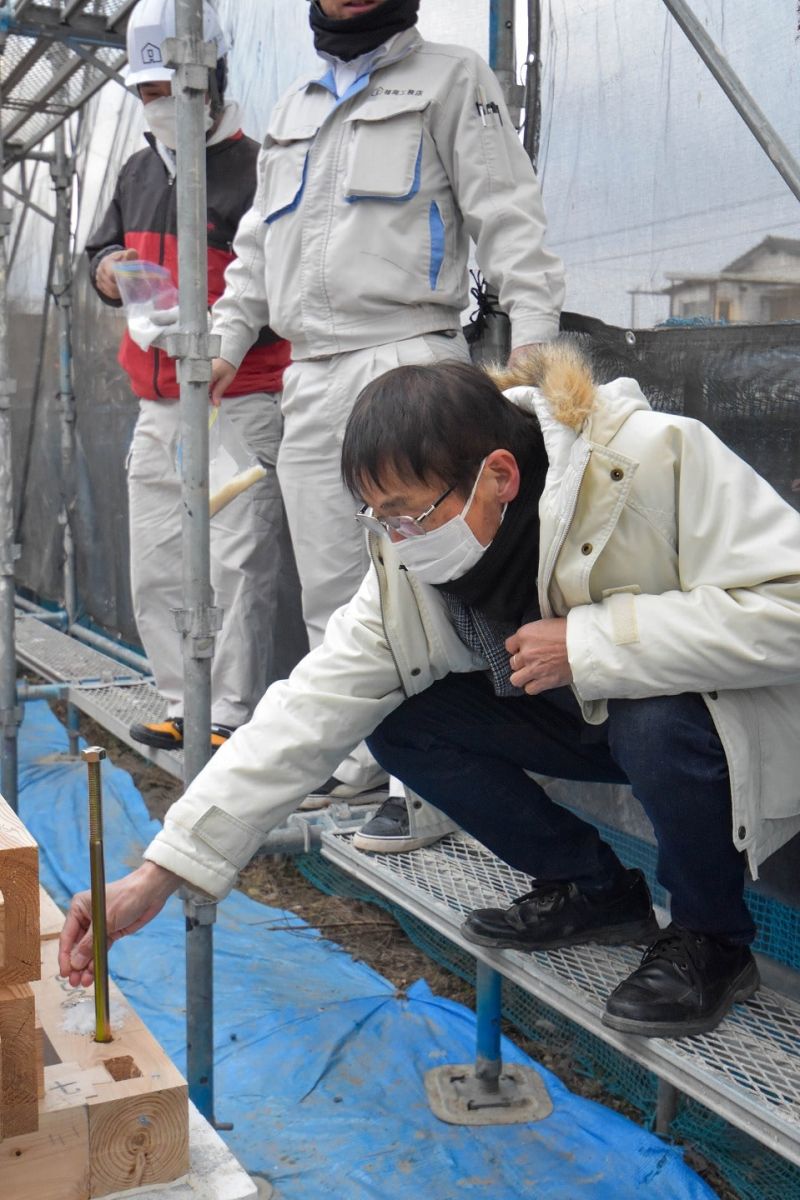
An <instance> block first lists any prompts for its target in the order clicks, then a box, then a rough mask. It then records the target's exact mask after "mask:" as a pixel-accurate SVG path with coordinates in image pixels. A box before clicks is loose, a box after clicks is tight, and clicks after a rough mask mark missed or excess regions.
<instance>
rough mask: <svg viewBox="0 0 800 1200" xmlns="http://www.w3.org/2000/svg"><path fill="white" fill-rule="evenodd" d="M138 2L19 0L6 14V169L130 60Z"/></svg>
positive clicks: (2, 64)
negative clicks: (129, 26) (129, 37)
mask: <svg viewBox="0 0 800 1200" xmlns="http://www.w3.org/2000/svg"><path fill="white" fill-rule="evenodd" d="M134 3H135V0H64V2H62V3H57V2H55V0H50V2H47V0H36V2H34V0H16V3H15V4H14V5H12V6H11V11H10V13H8V12H5V13H4V12H0V18H4V19H3V20H2V21H0V33H2V34H4V35H5V36H3V40H2V50H3V53H2V59H0V70H1V71H2V84H1V85H0V91H1V92H2V120H3V132H4V138H5V161H6V164H9V163H11V162H15V161H18V160H21V159H23V158H24V157H25V156H26V154H27V153H29V152H30V151H31V150H33V149H34V147H36V146H37V145H39V143H40V142H42V141H43V140H44V139H45V138H46V137H47V135H48V134H49V133H50V132H52V130H53V129H55V128H56V127H57V126H58V125H59V124H61V122H62V121H63V120H64V119H65V118H67V117H69V116H71V115H72V114H73V113H76V112H78V111H79V110H80V109H81V108H82V107H83V105H84V104H85V103H86V102H87V100H89V99H90V98H91V96H93V95H94V93H95V92H96V91H98V89H99V88H101V87H102V86H103V85H104V84H105V83H106V82H107V81H108V80H109V79H110V78H116V79H119V78H120V76H119V72H120V70H121V68H122V66H123V65H124V63H125V53H124V33H125V26H126V23H127V19H128V15H129V13H130V10H131V8H132V7H133V4H134Z"/></svg>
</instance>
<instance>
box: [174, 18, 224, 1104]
mask: <svg viewBox="0 0 800 1200" xmlns="http://www.w3.org/2000/svg"><path fill="white" fill-rule="evenodd" d="M175 33H176V36H175V38H170V39H168V40H167V41H166V42H165V44H164V47H163V57H164V61H165V62H167V63H168V64H169V65H170V66H171V67H174V68H175V76H174V80H173V90H174V91H175V93H176V96H177V185H176V190H177V206H178V285H179V302H180V327H179V332H178V333H177V334H175V335H174V336H173V337H172V338H170V339H169V344H168V349H169V352H170V353H171V354H172V355H173V356H174V357H175V358H176V359H177V360H178V378H179V380H180V437H181V472H182V490H183V530H182V537H183V554H182V564H183V565H182V572H183V576H182V578H183V604H184V608H183V610H182V611H180V612H179V613H177V614H176V621H177V625H178V629H179V631H180V633H181V635H182V639H183V640H182V644H183V698H184V727H183V728H184V782H185V783H186V784H187V785H188V784H189V783H191V781H192V780H193V779H194V777H195V776H196V775H197V774H199V772H200V771H201V770H202V769H203V767H204V766H205V764H206V762H207V761H208V758H209V754H210V725H211V660H212V657H213V654H214V640H215V634H216V632H217V630H218V629H219V626H220V624H221V613H220V612H219V610H218V609H215V608H214V607H213V601H212V593H211V582H210V546H209V515H208V403H209V401H208V392H209V384H210V380H211V358H212V356H213V354H215V353H216V347H215V346H212V339H211V338H210V337H209V334H208V258H207V248H206V241H207V233H206V221H207V217H206V209H207V201H206V157H205V145H206V141H205V124H204V116H205V97H206V93H207V91H208V82H209V69H212V70H213V68H214V66H215V64H216V53H215V47H214V45H213V43H209V44H206V43H205V42H204V41H203V6H202V0H175ZM184 907H185V911H186V1038H187V1076H188V1082H189V1094H190V1096H191V1098H192V1100H193V1101H194V1103H195V1104H196V1105H197V1107H198V1109H199V1110H200V1112H201V1113H202V1114H203V1116H204V1117H206V1119H207V1120H209V1121H211V1122H212V1123H213V1122H214V1039H213V930H214V919H215V914H216V909H215V906H214V905H213V904H212V905H201V906H200V907H199V908H198V904H197V902H196V901H194V900H193V899H192V898H191V897H184Z"/></svg>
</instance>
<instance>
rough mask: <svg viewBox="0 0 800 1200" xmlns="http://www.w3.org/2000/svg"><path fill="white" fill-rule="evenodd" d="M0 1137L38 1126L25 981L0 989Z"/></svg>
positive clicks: (32, 1025) (31, 1014) (32, 1017)
mask: <svg viewBox="0 0 800 1200" xmlns="http://www.w3.org/2000/svg"><path fill="white" fill-rule="evenodd" d="M0 1053H2V1072H3V1079H2V1090H0V1137H2V1138H7V1137H14V1136H15V1135H17V1134H21V1133H34V1132H35V1131H36V1130H37V1129H38V1127H39V1101H38V1096H37V1090H38V1089H37V1071H36V1014H35V1010H34V1002H33V992H32V991H31V988H30V985H29V984H27V983H16V984H12V985H11V986H10V987H6V988H0Z"/></svg>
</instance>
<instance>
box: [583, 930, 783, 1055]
mask: <svg viewBox="0 0 800 1200" xmlns="http://www.w3.org/2000/svg"><path fill="white" fill-rule="evenodd" d="M759 983H760V980H759V977H758V968H757V967H756V964H755V959H754V958H753V955H752V954H751V953H750V948H749V947H748V946H736V945H731V944H730V943H728V942H721V941H719V940H718V939H717V938H714V937H710V936H708V935H707V934H702V933H691V932H690V931H689V930H688V929H682V928H681V927H680V926H679V925H670V926H669V928H667V929H665V930H664V931H663V932H662V933H661V935H660V936H659V937H658V938H656V940H655V942H653V945H652V946H650V948H649V949H648V950H645V952H644V957H643V958H642V962H641V966H639V967H637V969H636V970H635V971H634V972H633V974H632V975H629V976H628V978H627V979H625V980H623V982H622V983H621V984H620V985H619V986H618V987H617V988H615V989H614V991H613V992H612V993H611V995H610V996H609V998H608V1001H607V1002H606V1011H605V1013H604V1014H603V1024H604V1025H610V1026H611V1028H612V1029H619V1030H621V1032H622V1033H638V1034H640V1035H641V1036H642V1037H666V1038H676V1037H689V1036H690V1035H691V1034H694V1033H708V1032H709V1030H711V1029H714V1028H715V1027H716V1026H717V1025H719V1023H720V1021H721V1020H722V1018H723V1017H724V1016H725V1014H726V1013H727V1012H728V1010H729V1009H730V1007H731V1005H732V1004H735V1003H736V1002H737V1001H738V1000H747V999H748V998H749V997H750V996H752V995H753V993H754V992H755V991H756V990H757V988H758V986H759Z"/></svg>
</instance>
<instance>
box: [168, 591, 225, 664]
mask: <svg viewBox="0 0 800 1200" xmlns="http://www.w3.org/2000/svg"><path fill="white" fill-rule="evenodd" d="M171 612H172V615H173V616H174V618H175V628H176V629H177V630H178V633H180V634H183V637H184V638H185V639H186V640H187V641H188V642H190V643H191V657H192V658H213V655H214V636H215V634H217V633H219V631H220V629H221V628H222V618H223V615H224V610H223V609H221V608H214V607H213V605H210V604H201V605H199V606H198V607H197V608H194V609H193V608H173V609H172V610H171Z"/></svg>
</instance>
